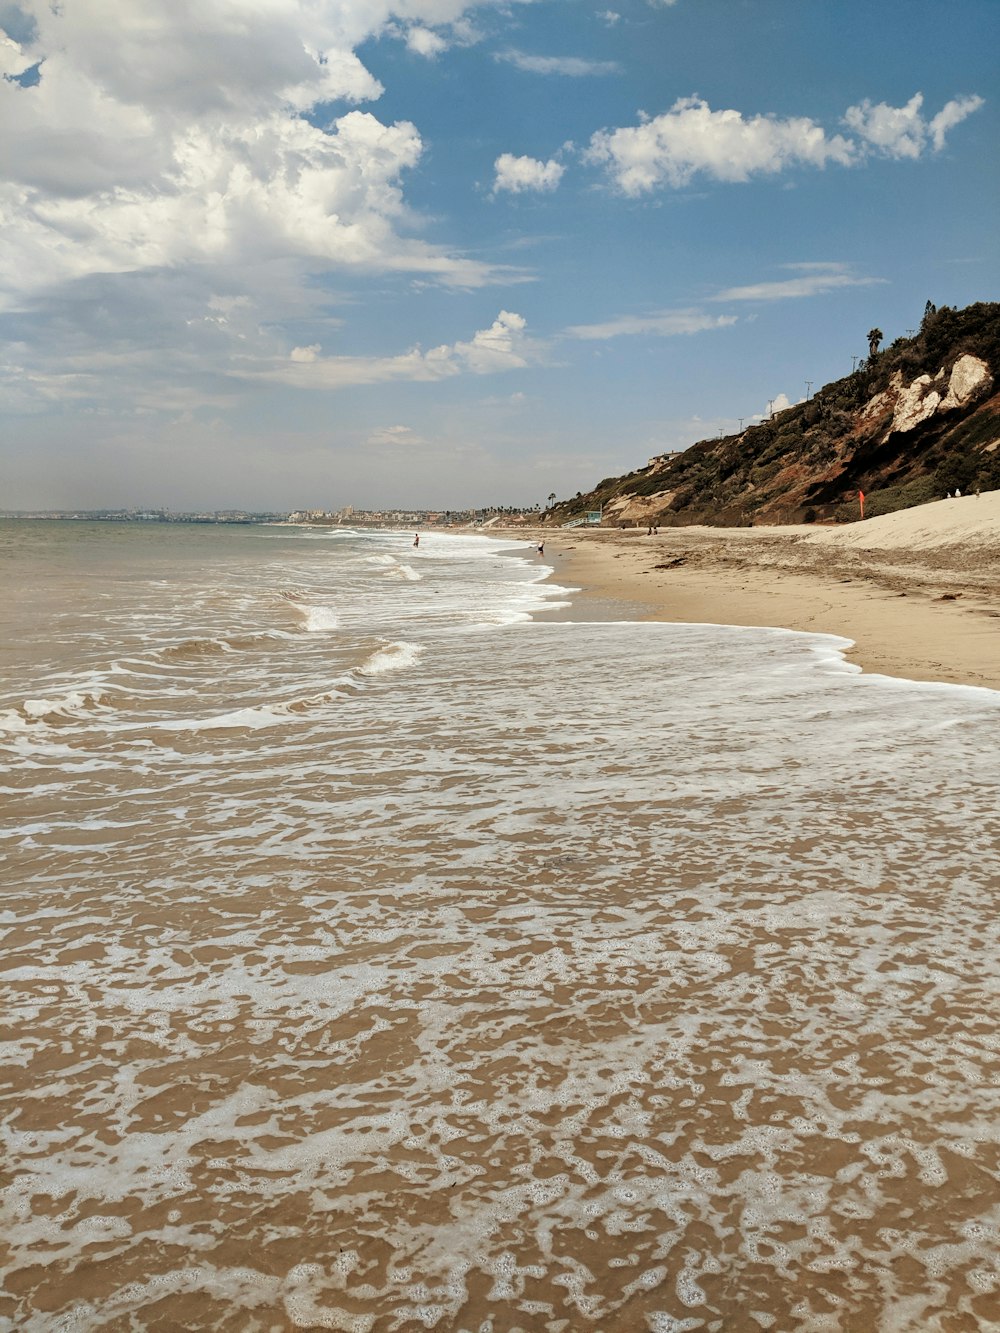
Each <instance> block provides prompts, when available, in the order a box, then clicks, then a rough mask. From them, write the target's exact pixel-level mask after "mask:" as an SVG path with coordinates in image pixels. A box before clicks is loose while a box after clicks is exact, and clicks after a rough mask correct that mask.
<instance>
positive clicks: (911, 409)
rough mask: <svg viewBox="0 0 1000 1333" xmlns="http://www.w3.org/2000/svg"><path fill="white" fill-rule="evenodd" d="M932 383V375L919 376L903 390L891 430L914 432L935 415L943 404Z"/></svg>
mask: <svg viewBox="0 0 1000 1333" xmlns="http://www.w3.org/2000/svg"><path fill="white" fill-rule="evenodd" d="M932 383H933V381H932V380H931V377H930V375H919V376H918V377H917V378H916V379H915V380H914V381H913V383H912V384H908V385H907V386H906V388H905V389H903V390H902V392H901V393H900V395H899V397H898V398H897V399H896V406H895V409H894V410H893V414H892V426H891V428H890V429H891V430H894V431H898V432H900V433H901V432H903V431H907V430H912V429H913V428H914V426H919V425H920V423H921V421H926V420H927V418H928V417H931V416H933V415H934V413H935V412H936V411H937V409H938V404H939V403H940V402H941V395H940V393H938V391H937V389H932V388H931V387H930V386H931V384H932Z"/></svg>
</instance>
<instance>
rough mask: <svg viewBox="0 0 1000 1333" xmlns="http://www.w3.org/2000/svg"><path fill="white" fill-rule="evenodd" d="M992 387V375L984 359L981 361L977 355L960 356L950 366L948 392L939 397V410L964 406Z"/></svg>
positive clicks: (945, 410) (943, 410) (944, 410)
mask: <svg viewBox="0 0 1000 1333" xmlns="http://www.w3.org/2000/svg"><path fill="white" fill-rule="evenodd" d="M992 387H993V376H992V375H991V374H990V368H989V366H988V365H987V364H986V362H985V361H981V360H980V359H979V357H978V356H960V357H959V358H958V360H957V361H956V362H955V364H954V365H953V366H952V368H951V378H950V379H949V380H948V392H947V393H946V394H945V396H944V398H942V399H941V411H942V412H947V411H948V410H949V408H952V407H964V406H965V405H966V403H971V402H972V400H973V399H974V398H978V397H980V395H982V394H985V393H987V392H988V391H989V390H990V389H992Z"/></svg>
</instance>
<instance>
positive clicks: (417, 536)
mask: <svg viewBox="0 0 1000 1333" xmlns="http://www.w3.org/2000/svg"><path fill="white" fill-rule="evenodd" d="M413 545H414V546H419V545H420V533H419V532H415V533H414V534H413Z"/></svg>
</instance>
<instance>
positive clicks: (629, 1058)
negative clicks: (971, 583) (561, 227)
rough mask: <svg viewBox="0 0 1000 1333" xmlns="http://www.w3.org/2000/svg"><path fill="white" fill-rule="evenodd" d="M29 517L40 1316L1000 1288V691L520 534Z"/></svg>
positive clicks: (832, 1314)
mask: <svg viewBox="0 0 1000 1333" xmlns="http://www.w3.org/2000/svg"><path fill="white" fill-rule="evenodd" d="M11 526H13V527H14V528H15V529H16V531H15V538H16V537H17V531H20V529H19V528H17V525H11ZM11 526H8V527H7V528H6V529H5V531H6V533H8V534H9V533H10V531H11ZM47 526H48V528H49V530H48V531H45V530H42V531H39V529H45V528H46V527H47ZM57 527H58V528H59V529H60V530H59V531H58V532H57ZM31 533H32V535H31V540H30V541H27V540H18V541H17V542H16V545H14V546H13V547H11V546H10V545H8V547H7V556H6V559H7V564H8V567H9V568H10V569H11V570H13V572H14V575H15V577H14V578H12V579H9V580H8V581H7V583H6V584H5V586H6V587H7V588H8V589H9V590H11V592H10V595H9V596H8V597H7V599H6V603H7V607H8V610H7V613H6V616H5V621H6V623H5V626H4V629H5V634H4V638H3V646H2V648H0V653H2V658H0V660H2V662H3V697H2V699H0V744H2V746H3V751H4V758H5V765H4V768H5V776H4V777H3V779H2V785H3V803H4V804H3V810H4V824H3V841H2V843H0V851H2V853H3V855H4V858H5V865H4V871H3V884H4V890H3V896H2V898H0V932H2V940H3V943H2V958H0V965H2V966H3V968H4V971H3V974H2V976H3V982H4V987H5V992H6V995H7V997H8V1000H7V1002H6V1005H5V1009H6V1011H7V1013H8V1015H9V1016H10V1017H11V1019H12V1022H11V1024H10V1028H9V1031H8V1035H7V1038H6V1040H5V1042H4V1045H3V1056H4V1068H5V1069H6V1071H7V1078H6V1082H7V1095H6V1096H5V1098H4V1105H3V1112H2V1134H3V1146H4V1155H5V1159H6V1163H7V1179H6V1182H5V1185H4V1188H3V1192H2V1194H0V1234H3V1235H4V1236H5V1237H6V1239H7V1249H6V1252H5V1253H4V1254H3V1257H2V1260H0V1262H2V1268H0V1271H2V1273H3V1278H4V1282H3V1294H2V1295H0V1320H3V1319H6V1320H7V1324H6V1325H5V1326H8V1327H10V1328H16V1329H25V1330H30V1331H31V1333H35V1331H39V1333H41V1331H43V1330H44V1331H46V1333H47V1330H50V1329H51V1330H56V1329H59V1330H63V1329H65V1330H77V1329H80V1330H87V1329H98V1328H108V1329H130V1328H142V1329H145V1328H163V1329H176V1328H184V1329H220V1330H223V1329H240V1330H243V1329H247V1330H257V1329H260V1330H271V1329H285V1328H310V1329H311V1328H332V1329H341V1330H383V1329H384V1330H396V1329H404V1330H410V1329H414V1330H416V1329H423V1328H434V1329H438V1330H452V1329H455V1330H459V1329H462V1330H465V1329H468V1330H484V1329H485V1330H491V1331H492V1330H497V1331H499V1330H501V1329H504V1330H515V1329H524V1330H532V1331H533V1330H536V1329H537V1330H546V1331H548V1330H553V1331H554V1333H559V1331H565V1333H569V1331H570V1330H577V1329H595V1330H596V1329H600V1330H622V1331H624V1330H643V1329H649V1330H652V1331H653V1333H668V1331H669V1333H676V1331H677V1330H688V1329H691V1330H694V1329H722V1330H727V1331H728V1330H736V1329H740V1330H742V1329H757V1328H760V1329H775V1330H788V1329H802V1330H828V1329H829V1330H865V1329H884V1330H892V1331H893V1333H895V1331H896V1330H918V1329H932V1330H935V1329H941V1330H945V1329H948V1330H951V1329H958V1328H972V1329H990V1328H996V1327H1000V1324H998V1323H997V1319H998V1311H1000V1266H998V1253H1000V1245H998V1242H1000V1191H998V1182H997V1174H998V1156H1000V1152H998V1149H1000V1128H998V1125H1000V1116H998V1111H1000V1105H998V1103H1000V1050H998V1048H1000V1036H998V1032H1000V1028H998V1024H997V1018H998V1009H1000V1005H998V982H1000V950H998V947H997V946H998V942H1000V941H998V935H1000V927H998V925H997V912H996V894H997V888H998V876H997V870H996V866H997V846H998V833H1000V817H998V794H1000V793H998V788H1000V772H998V762H997V739H998V724H1000V695H996V694H993V693H990V692H987V691H976V690H962V689H955V688H951V687H942V686H916V685H909V684H906V683H900V682H890V681H886V680H880V679H877V678H866V677H863V676H861V675H859V674H857V673H856V672H854V671H852V670H850V669H848V668H847V667H845V666H844V664H843V661H842V659H841V655H840V648H841V646H842V644H841V643H840V642H839V641H837V640H833V639H830V638H829V637H824V636H805V635H793V634H786V633H783V632H780V631H754V630H742V629H733V628H718V627H711V626H664V625H650V624H627V623H611V624H592V623H589V624H572V623H538V622H532V621H531V620H530V619H529V618H528V617H530V615H531V614H532V612H537V611H538V610H540V609H542V608H543V607H544V606H546V605H551V604H552V603H553V602H559V601H560V600H565V595H564V594H563V593H561V592H560V590H558V589H555V590H552V589H550V588H549V587H548V586H547V587H546V588H542V587H541V586H540V585H539V583H538V579H539V577H540V576H541V574H542V573H543V572H544V566H542V565H541V564H540V562H539V561H537V559H536V558H535V556H534V555H533V554H530V553H529V552H528V551H527V550H522V552H521V553H518V552H517V551H511V549H510V548H504V547H503V546H502V545H501V544H500V543H496V542H489V541H486V540H484V539H477V538H471V537H470V538H450V539H449V538H448V537H445V536H444V535H442V536H441V537H440V538H434V539H432V538H430V537H428V538H425V539H424V540H423V541H422V543H421V546H420V549H419V551H414V550H412V549H411V548H410V546H409V539H408V538H404V537H395V536H388V535H383V536H368V537H366V536H355V537H351V536H349V535H347V536H345V535H343V534H340V533H337V534H329V535H327V534H316V533H312V532H297V531H294V530H287V529H255V530H250V531H239V532H230V531H227V530H225V529H219V530H215V529H212V530H208V531H193V532H191V531H189V532H185V531H184V530H172V529H162V528H156V529H149V530H143V531H137V530H135V529H133V530H132V532H131V534H123V533H121V532H118V531H116V530H114V529H109V528H107V527H105V528H104V529H98V530H97V531H96V532H95V531H94V530H93V529H89V528H88V529H84V528H82V527H81V528H80V529H79V530H78V531H76V532H71V533H69V534H66V533H65V531H64V530H63V529H62V525H32V527H31ZM60 542H61V543H62V546H61V547H60V548H59V549H58V550H56V547H57V546H58V544H59V543H60ZM32 543H35V545H34V546H32ZM88 543H89V545H88ZM403 569H408V570H410V571H411V573H412V574H415V575H418V577H410V574H406V573H400V572H399V571H400V570H403ZM33 571H34V573H33Z"/></svg>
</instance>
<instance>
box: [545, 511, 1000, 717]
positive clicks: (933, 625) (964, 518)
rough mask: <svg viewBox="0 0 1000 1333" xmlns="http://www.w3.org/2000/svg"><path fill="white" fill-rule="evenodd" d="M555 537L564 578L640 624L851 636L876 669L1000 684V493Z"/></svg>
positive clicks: (553, 553)
mask: <svg viewBox="0 0 1000 1333" xmlns="http://www.w3.org/2000/svg"><path fill="white" fill-rule="evenodd" d="M544 535H545V542H546V548H545V554H546V558H552V559H553V561H554V563H555V566H556V574H555V577H556V578H557V579H558V580H559V581H560V582H567V583H571V584H573V585H574V586H577V587H579V588H581V589H582V590H583V591H584V593H586V594H587V595H589V596H593V597H598V598H613V599H616V600H619V601H625V602H629V603H632V604H634V605H635V608H636V610H635V614H636V616H637V618H638V619H642V620H668V621H678V622H700V623H716V624H731V625H761V626H780V627H782V628H785V629H796V630H807V631H812V632H821V633H826V634H838V635H841V636H843V637H845V638H849V639H852V640H853V641H854V644H855V647H854V648H853V649H852V650H851V652H850V653H849V654H848V656H849V658H850V660H852V661H854V662H855V663H857V664H858V665H859V666H860V667H862V669H863V670H865V671H870V672H876V673H880V674H884V675H889V676H899V677H905V678H907V679H911V680H922V681H946V682H949V683H952V684H961V685H977V686H985V687H988V688H990V689H994V690H996V689H1000V491H991V492H989V493H988V494H984V495H981V496H975V495H970V496H962V497H960V498H952V499H946V500H940V501H937V502H935V503H933V504H928V505H921V506H920V507H919V508H915V509H908V510H903V511H901V512H899V513H895V514H887V515H884V516H883V517H880V518H873V519H866V520H865V521H864V522H863V523H861V522H859V523H855V524H851V525H849V526H846V527H839V528H817V527H813V526H798V527H780V528H778V527H759V528H732V529H730V528H706V527H686V528H661V529H660V531H659V533H658V534H656V535H655V536H648V535H647V532H646V529H645V528H642V529H625V530H609V529H606V528H600V529H598V528H591V529H585V528H570V529H557V530H555V531H546V532H545V534H544Z"/></svg>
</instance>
